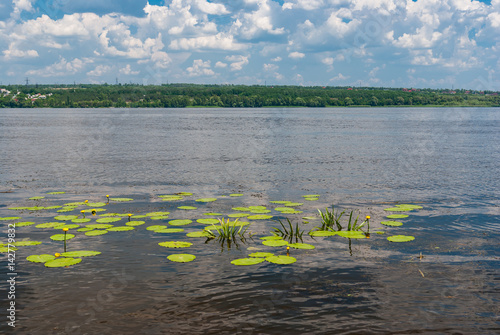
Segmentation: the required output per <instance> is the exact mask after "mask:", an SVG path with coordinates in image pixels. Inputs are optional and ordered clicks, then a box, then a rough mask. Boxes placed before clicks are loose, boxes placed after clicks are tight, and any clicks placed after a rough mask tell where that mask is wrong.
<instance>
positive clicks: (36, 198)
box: [28, 197, 45, 200]
mask: <svg viewBox="0 0 500 335" xmlns="http://www.w3.org/2000/svg"><path fill="white" fill-rule="evenodd" d="M44 198H45V197H31V198H28V200H41V199H44Z"/></svg>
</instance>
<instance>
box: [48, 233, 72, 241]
mask: <svg viewBox="0 0 500 335" xmlns="http://www.w3.org/2000/svg"><path fill="white" fill-rule="evenodd" d="M64 235H65V234H55V235H52V236H51V237H50V239H51V240H54V241H64V239H66V241H68V240H71V239H72V238H74V237H75V235H73V234H66V237H64Z"/></svg>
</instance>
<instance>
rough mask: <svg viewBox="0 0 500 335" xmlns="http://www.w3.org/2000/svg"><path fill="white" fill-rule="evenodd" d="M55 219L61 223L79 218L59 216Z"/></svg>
mask: <svg viewBox="0 0 500 335" xmlns="http://www.w3.org/2000/svg"><path fill="white" fill-rule="evenodd" d="M54 219H56V220H59V221H71V220H74V219H78V216H76V215H58V216H56V217H54Z"/></svg>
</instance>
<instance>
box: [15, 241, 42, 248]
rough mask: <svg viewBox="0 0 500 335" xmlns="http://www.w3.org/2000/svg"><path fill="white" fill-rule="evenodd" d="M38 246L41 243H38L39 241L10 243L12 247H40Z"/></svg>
mask: <svg viewBox="0 0 500 335" xmlns="http://www.w3.org/2000/svg"><path fill="white" fill-rule="evenodd" d="M40 244H42V242H40V241H18V242H14V243H12V245H14V246H16V247H29V246H32V245H40Z"/></svg>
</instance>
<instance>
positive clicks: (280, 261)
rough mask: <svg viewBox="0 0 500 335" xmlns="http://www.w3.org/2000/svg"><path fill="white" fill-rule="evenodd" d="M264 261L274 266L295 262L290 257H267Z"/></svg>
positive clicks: (294, 259)
mask: <svg viewBox="0 0 500 335" xmlns="http://www.w3.org/2000/svg"><path fill="white" fill-rule="evenodd" d="M266 261H268V262H269V263H274V264H292V263H295V262H296V261H297V259H296V258H295V257H292V256H282V255H280V256H269V257H266Z"/></svg>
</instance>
